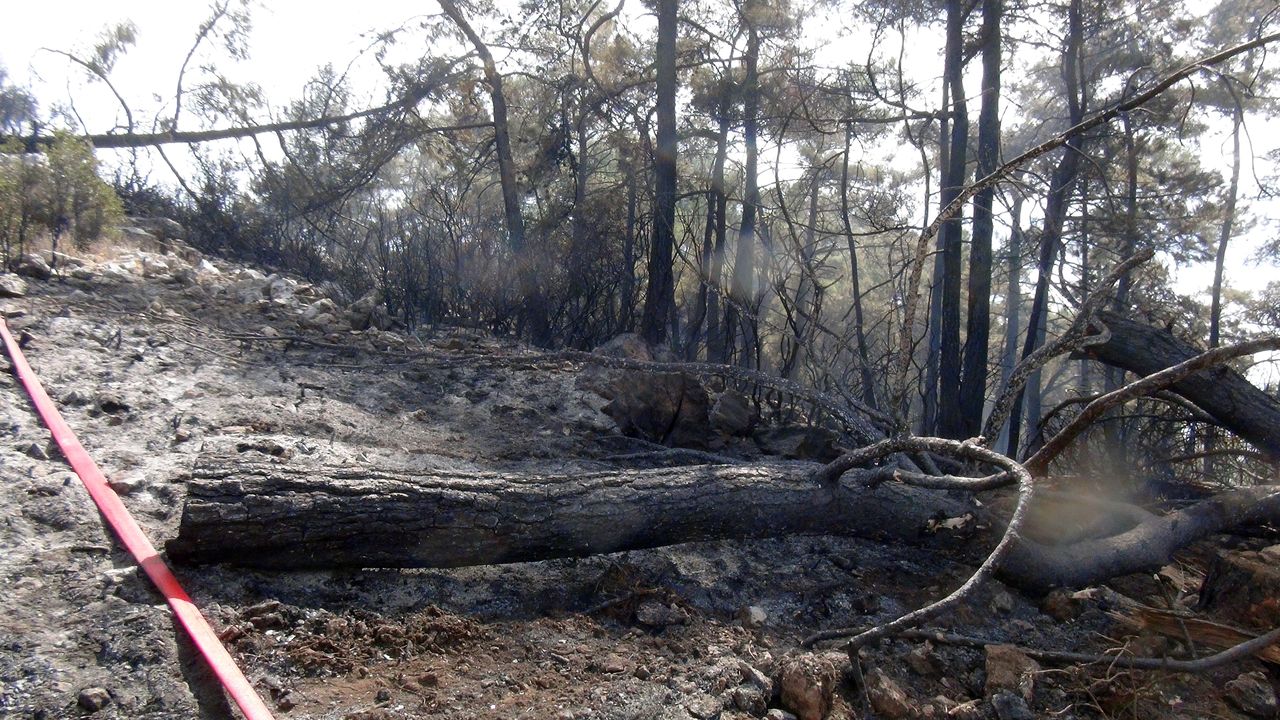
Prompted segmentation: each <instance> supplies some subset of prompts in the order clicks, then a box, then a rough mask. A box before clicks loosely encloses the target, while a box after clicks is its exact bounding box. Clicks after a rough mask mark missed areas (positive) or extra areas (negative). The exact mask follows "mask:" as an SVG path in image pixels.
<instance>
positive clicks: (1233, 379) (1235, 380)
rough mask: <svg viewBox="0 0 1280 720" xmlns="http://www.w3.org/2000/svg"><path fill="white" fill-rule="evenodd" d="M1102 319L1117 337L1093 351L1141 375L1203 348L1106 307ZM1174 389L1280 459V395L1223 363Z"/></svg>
mask: <svg viewBox="0 0 1280 720" xmlns="http://www.w3.org/2000/svg"><path fill="white" fill-rule="evenodd" d="M1098 319H1099V320H1100V321H1102V323H1104V324H1105V325H1106V326H1107V328H1108V329H1110V330H1111V338H1110V339H1109V340H1108V341H1107V342H1105V343H1102V344H1099V345H1092V346H1090V347H1089V348H1088V349H1087V352H1088V354H1089V356H1090V357H1092V358H1094V359H1096V360H1099V361H1101V362H1104V363H1106V364H1107V365H1111V366H1113V367H1118V368H1123V369H1125V370H1128V371H1130V372H1132V373H1134V374H1136V375H1139V376H1145V375H1151V374H1153V373H1156V372H1159V371H1161V370H1164V369H1165V368H1168V367H1172V366H1174V365H1177V364H1178V363H1180V362H1183V361H1184V360H1189V359H1191V358H1193V357H1195V356H1196V355H1199V354H1200V352H1201V351H1200V350H1198V349H1197V348H1195V347H1194V346H1192V345H1190V344H1189V343H1186V342H1184V341H1182V340H1179V339H1178V338H1176V337H1174V336H1173V335H1172V334H1171V333H1169V332H1167V331H1165V330H1163V329H1161V328H1157V327H1153V326H1151V325H1147V324H1146V323H1141V322H1137V321H1134V320H1129V319H1128V318H1125V317H1124V316H1122V315H1119V314H1117V313H1114V312H1100V313H1098ZM1170 389H1171V390H1173V391H1174V392H1176V393H1178V394H1179V395H1181V396H1182V397H1184V398H1186V399H1188V400H1190V401H1191V402H1193V403H1195V404H1196V406H1198V407H1199V408H1200V409H1201V410H1204V411H1205V412H1207V413H1209V414H1210V415H1212V416H1213V417H1214V419H1215V420H1217V421H1218V422H1219V423H1220V424H1221V425H1222V427H1224V428H1226V429H1228V430H1230V431H1231V432H1233V433H1235V434H1236V435H1239V436H1240V437H1241V438H1243V439H1245V440H1247V441H1249V442H1251V443H1253V444H1254V445H1255V446H1257V448H1258V449H1259V450H1261V451H1262V453H1263V454H1264V455H1266V456H1267V457H1268V458H1270V459H1271V460H1273V461H1274V460H1280V400H1276V399H1275V398H1273V397H1271V396H1270V395H1268V394H1267V393H1265V392H1263V391H1262V390H1259V389H1258V388H1257V387H1256V386H1255V385H1253V383H1251V382H1249V380H1248V379H1247V378H1245V377H1244V376H1243V375H1241V374H1240V373H1238V372H1236V371H1235V370H1232V369H1231V368H1228V367H1222V366H1219V367H1214V368H1209V369H1207V370H1203V371H1201V372H1199V373H1196V374H1195V375H1192V376H1191V377H1188V378H1186V379H1184V380H1181V381H1179V382H1177V383H1175V384H1174V385H1173V386H1172V387H1171V388H1170Z"/></svg>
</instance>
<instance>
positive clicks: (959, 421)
mask: <svg viewBox="0 0 1280 720" xmlns="http://www.w3.org/2000/svg"><path fill="white" fill-rule="evenodd" d="M965 14H966V13H965V3H964V2H963V0H947V47H946V60H945V67H944V71H943V74H944V78H945V82H946V83H947V86H948V87H950V89H951V108H950V111H951V138H950V141H949V148H950V155H949V157H948V162H947V164H946V165H945V166H943V168H942V171H943V176H942V184H941V188H942V198H941V201H940V207H947V206H949V205H950V204H951V202H952V201H953V200H955V199H956V197H957V196H958V195H959V194H960V189H961V188H962V187H963V186H964V184H965V167H966V162H967V160H968V149H969V109H968V103H967V102H966V101H965V96H964V20H965ZM962 225H963V218H962V217H961V213H956V214H955V215H953V216H952V217H951V218H950V219H949V220H947V221H946V222H945V223H944V224H943V226H942V229H941V231H940V232H939V233H938V244H939V246H940V247H941V249H942V297H941V302H940V303H939V310H940V311H941V317H938V318H935V319H934V322H939V323H940V324H941V328H940V330H941V333H942V337H941V345H940V347H939V355H938V434H939V435H941V436H942V437H948V438H960V437H963V436H964V421H963V418H962V417H961V415H962V411H961V407H960V402H959V397H960V396H959V390H960V302H961V282H962V280H961V275H962V265H963V263H962V259H963V258H962V255H963V253H962V249H961V230H962ZM980 422H981V419H979V423H980Z"/></svg>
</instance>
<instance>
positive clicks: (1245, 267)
mask: <svg viewBox="0 0 1280 720" xmlns="http://www.w3.org/2000/svg"><path fill="white" fill-rule="evenodd" d="M6 5H7V7H5V9H4V22H3V23H0V65H3V66H4V67H5V68H6V69H7V70H8V73H9V76H10V80H11V81H12V82H16V83H17V84H19V85H24V86H27V87H29V88H30V89H32V90H34V91H35V94H36V95H37V97H38V98H40V99H41V102H42V104H43V106H44V109H46V110H48V109H49V106H50V105H52V104H53V103H55V102H66V99H67V98H70V97H74V99H75V104H76V107H77V109H78V111H79V113H80V115H81V116H82V117H83V118H85V121H86V123H87V124H89V125H90V128H89V129H90V130H91V131H95V132H101V131H104V130H107V129H109V128H110V127H111V125H112V124H114V123H116V122H123V116H122V115H121V114H120V113H119V111H118V110H117V107H118V106H117V104H116V103H115V101H114V99H113V98H112V96H111V95H110V94H109V93H108V92H107V90H106V89H105V88H103V87H101V86H100V85H97V84H91V83H87V82H86V81H85V74H84V73H83V72H82V71H80V70H78V69H77V68H74V67H73V66H71V65H70V64H69V62H68V61H67V60H66V59H65V58H62V57H60V56H57V55H54V54H52V53H48V52H42V51H41V50H40V48H42V47H51V48H58V49H65V50H73V51H74V50H84V49H86V48H88V47H90V46H92V44H93V43H94V39H95V37H96V36H97V35H98V33H99V32H101V31H102V29H103V28H105V27H107V26H108V25H111V24H114V23H117V22H121V21H124V20H131V21H133V23H134V24H135V25H136V26H137V30H138V42H137V45H136V46H135V47H134V48H132V49H130V50H129V52H128V53H126V55H125V56H124V57H123V59H122V60H121V61H120V62H119V63H118V65H117V67H116V69H115V71H114V72H113V74H112V77H113V79H114V80H115V82H116V83H117V85H118V87H119V89H120V90H121V92H122V94H124V95H125V96H126V98H128V99H129V101H130V102H131V103H132V104H134V106H135V112H136V113H137V114H138V115H139V116H140V117H147V116H148V115H149V113H148V110H149V109H155V108H156V107H160V106H167V103H169V102H171V99H172V95H173V90H174V83H175V81H176V79H177V73H178V67H179V65H180V64H181V62H182V58H183V57H184V56H185V55H186V52H187V50H188V48H189V47H190V43H191V41H192V39H193V38H194V36H195V32H196V29H197V28H198V26H199V24H200V23H201V21H202V20H203V19H204V18H205V17H206V16H207V15H208V11H209V10H208V7H207V6H206V5H204V4H202V3H198V2H182V1H175V0H168V1H164V0H116V1H112V2H106V1H103V0H97V1H96V2H95V1H85V0H46V2H42V3H25V2H9V3H6ZM438 11H439V8H438V7H437V6H435V4H434V3H433V2H431V1H430V0H426V1H425V2H424V1H423V0H415V1H414V2H400V1H397V2H389V1H388V2H377V1H376V0H375V1H367V2H363V3H361V4H359V6H358V7H354V6H327V7H326V6H323V5H322V4H320V3H316V2H314V1H312V2H305V1H303V0H268V2H266V3H264V4H261V5H255V6H254V7H253V11H252V12H253V25H254V30H253V34H252V36H251V43H250V50H251V57H250V60H249V61H248V62H247V63H242V64H241V65H240V66H239V67H234V66H229V65H228V62H227V60H226V55H225V53H221V52H218V53H217V54H216V55H213V57H216V58H217V59H218V62H219V68H220V69H221V70H222V71H223V72H226V73H227V74H228V75H230V76H231V77H233V78H235V79H238V80H241V81H253V82H255V83H257V84H259V85H261V86H262V88H263V89H264V90H265V92H266V97H267V100H268V103H269V106H270V107H271V108H272V109H273V110H274V109H278V108H280V107H282V106H283V105H285V104H287V103H288V102H290V101H291V100H293V99H294V98H296V97H297V96H298V94H299V91H300V89H301V88H302V86H303V84H304V83H305V82H306V81H307V80H308V79H309V78H310V77H312V76H313V75H314V74H315V71H316V69H317V68H318V67H320V66H321V65H323V64H325V63H326V62H332V63H333V64H334V65H335V66H336V67H338V68H342V67H344V66H345V65H346V64H347V63H348V62H350V61H351V60H352V59H353V58H355V57H356V56H357V55H359V53H360V52H361V50H362V49H364V48H365V47H366V46H367V45H368V44H369V42H370V36H369V35H368V33H369V32H370V31H377V30H383V29H387V28H392V27H396V26H398V25H400V24H402V23H404V22H405V21H406V20H409V19H411V18H414V17H417V16H420V15H422V14H424V13H436V12H438ZM820 12H822V13H825V15H824V16H822V17H820V18H815V20H816V22H815V24H817V25H821V26H823V27H824V28H826V30H827V31H828V32H833V33H834V32H835V31H836V30H837V28H838V26H839V25H840V16H839V15H835V14H832V11H830V10H823V11H820ZM922 44H924V45H927V44H926V43H914V46H913V47H912V48H910V49H911V50H912V51H913V52H914V53H917V54H919V55H920V57H921V60H922V61H924V62H926V63H929V64H928V65H927V66H928V67H930V68H935V67H936V64H933V63H936V50H935V49H933V48H931V47H927V46H926V47H923V48H922V47H920V45H922ZM841 46H845V47H850V48H858V50H857V52H862V53H865V44H864V43H861V42H855V41H852V40H849V39H845V40H839V39H835V40H833V42H831V43H829V44H828V45H827V47H826V48H824V52H823V56H824V58H823V59H824V60H826V59H827V58H828V57H830V56H831V53H832V51H833V50H834V49H836V48H839V47H841ZM210 50H211V51H213V49H210ZM396 52H397V53H405V54H407V55H412V54H413V53H415V52H419V50H418V48H416V47H404V46H403V45H401V46H397V48H396ZM864 59H865V58H863V57H857V58H854V60H856V61H857V62H861V61H863V60H864ZM358 67H364V68H365V70H366V71H367V72H368V77H370V78H373V77H376V72H374V71H373V70H372V69H371V68H372V67H373V66H372V62H371V61H369V60H367V59H366V61H364V63H363V64H362V65H359V66H358ZM188 72H189V74H190V73H191V72H193V71H191V70H189V71H188ZM970 84H971V85H973V86H974V87H975V88H976V85H977V81H976V78H975V79H972V80H971V81H970ZM970 94H971V95H975V93H973V92H971V93H970ZM371 97H372V99H374V100H376V101H381V99H382V98H381V96H380V94H379V93H378V92H376V91H371ZM361 101H362V100H361V99H360V98H356V99H355V104H357V105H359V104H360V102H361ZM975 112H976V110H975ZM191 119H192V118H187V121H186V122H184V123H183V127H185V128H191V127H193V126H192V125H191V124H189V123H190V120H191ZM1275 129H1276V127H1275V125H1274V124H1273V125H1271V126H1270V127H1269V128H1268V127H1266V126H1263V125H1260V124H1257V125H1255V127H1254V131H1253V139H1254V141H1255V143H1257V144H1258V145H1259V147H1257V148H1256V150H1257V151H1258V152H1259V153H1262V152H1265V151H1266V150H1269V149H1272V147H1274V145H1275V143H1276V142H1277V136H1278V133H1276V132H1271V131H1274V130H1275ZM1264 144H1265V146H1263V145H1264ZM1204 147H1205V150H1206V156H1207V157H1206V163H1207V164H1209V165H1210V166H1211V167H1215V166H1216V167H1219V168H1221V167H1223V166H1224V165H1223V163H1227V162H1229V151H1230V145H1229V141H1227V140H1224V139H1223V138H1222V137H1218V138H1216V139H1215V138H1206V141H1205V145H1204ZM766 154H767V155H770V156H771V155H772V153H771V152H769V153H766ZM762 160H766V158H765V157H762ZM1267 170H1268V168H1259V172H1260V173H1265V172H1266V171H1267ZM772 178H773V171H772V169H770V168H768V167H765V168H762V177H761V179H762V181H772ZM1242 180H1243V182H1242V193H1243V194H1244V195H1245V196H1248V195H1250V194H1252V193H1254V192H1256V186H1255V185H1254V183H1253V182H1252V173H1251V171H1250V169H1248V168H1246V171H1245V173H1243V178H1242ZM1252 206H1253V210H1254V211H1255V214H1256V215H1258V216H1261V219H1262V220H1272V219H1276V218H1277V217H1278V216H1277V213H1276V208H1275V204H1274V203H1266V204H1259V203H1253V204H1252ZM917 220H918V219H917ZM1273 231H1274V227H1271V226H1270V225H1269V223H1266V222H1263V223H1259V227H1258V228H1257V229H1255V230H1254V232H1253V233H1252V235H1251V236H1250V237H1247V238H1239V239H1236V240H1235V241H1233V243H1232V245H1231V253H1230V266H1231V267H1230V270H1229V278H1228V280H1229V283H1230V284H1231V285H1233V286H1235V287H1238V288H1241V289H1249V290H1256V289H1259V288H1261V287H1263V286H1265V285H1266V284H1267V282H1268V281H1270V280H1272V279H1275V278H1276V277H1277V273H1276V270H1277V268H1276V267H1275V266H1270V267H1268V266H1262V267H1259V266H1255V265H1250V264H1245V262H1244V261H1245V259H1246V257H1248V256H1249V255H1251V254H1252V252H1253V249H1254V248H1255V247H1256V246H1257V245H1258V243H1260V242H1261V241H1262V239H1263V238H1265V237H1267V236H1268V234H1269V233H1271V232H1273ZM1212 276H1213V269H1212V264H1211V263H1206V264H1201V265H1199V266H1196V267H1190V268H1184V269H1182V270H1180V271H1179V273H1178V282H1177V287H1178V289H1179V290H1180V291H1181V292H1185V293H1188V294H1197V293H1203V292H1206V291H1207V288H1208V286H1209V283H1210V282H1211V281H1212ZM1202 297H1204V296H1203V295H1202Z"/></svg>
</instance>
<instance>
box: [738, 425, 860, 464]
mask: <svg viewBox="0 0 1280 720" xmlns="http://www.w3.org/2000/svg"><path fill="white" fill-rule="evenodd" d="M755 440H756V445H758V446H760V449H761V450H763V451H764V452H766V453H768V454H770V455H781V456H782V457H784V458H787V459H788V460H817V461H819V462H829V461H831V460H835V459H836V458H837V457H840V451H839V450H836V446H835V441H836V435H835V433H833V432H831V431H830V430H827V429H825V428H818V427H808V426H805V425H781V426H776V427H767V428H761V429H760V430H757V431H756V433H755Z"/></svg>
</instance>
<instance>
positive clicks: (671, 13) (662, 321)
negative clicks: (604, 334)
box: [640, 0, 678, 345]
mask: <svg viewBox="0 0 1280 720" xmlns="http://www.w3.org/2000/svg"><path fill="white" fill-rule="evenodd" d="M677 5H678V1H677V0H658V48H657V53H658V57H657V70H658V110H657V115H658V138H657V139H658V144H657V147H656V148H655V156H656V157H655V159H654V176H655V180H654V203H653V205H654V208H653V209H654V213H653V214H654V218H653V242H652V243H651V244H650V246H649V290H648V292H647V293H646V294H645V299H644V314H643V315H642V316H641V319H640V336H641V337H643V338H644V339H645V340H646V341H648V342H650V343H652V344H654V345H660V344H662V343H664V342H666V339H667V329H668V321H669V320H670V318H671V315H672V314H673V313H674V312H675V304H676V301H675V281H674V278H673V275H672V265H671V263H672V259H673V254H674V252H675V244H676V153H677V145H678V143H677V140H676V22H677V21H676V7H677Z"/></svg>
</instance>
